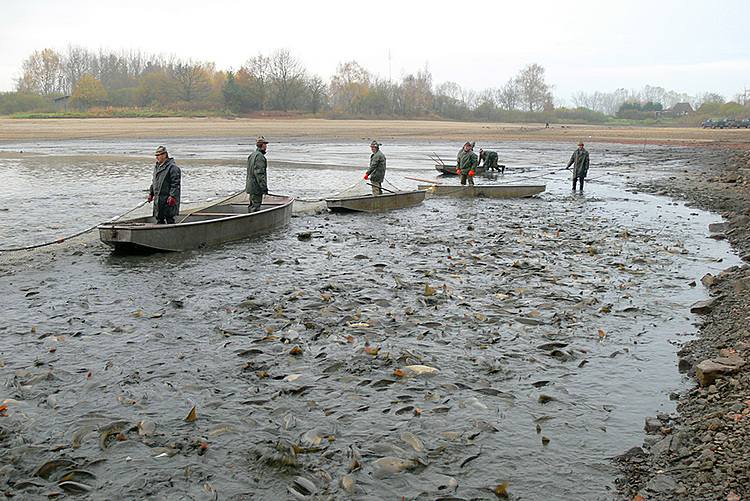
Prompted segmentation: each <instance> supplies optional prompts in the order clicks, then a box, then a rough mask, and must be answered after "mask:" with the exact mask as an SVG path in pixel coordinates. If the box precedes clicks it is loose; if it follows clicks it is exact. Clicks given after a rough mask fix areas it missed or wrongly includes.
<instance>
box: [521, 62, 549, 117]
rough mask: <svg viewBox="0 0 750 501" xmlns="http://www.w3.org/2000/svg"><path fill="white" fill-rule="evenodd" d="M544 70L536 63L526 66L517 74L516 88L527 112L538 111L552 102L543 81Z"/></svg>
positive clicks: (545, 83) (547, 87)
mask: <svg viewBox="0 0 750 501" xmlns="http://www.w3.org/2000/svg"><path fill="white" fill-rule="evenodd" d="M544 71H545V70H544V68H543V67H542V66H540V65H538V64H536V63H534V64H527V65H526V67H525V68H524V69H523V70H521V72H520V73H519V74H518V77H517V79H518V86H519V88H520V90H521V97H522V100H523V103H524V107H525V108H526V109H528V111H539V110H542V109H544V107H545V105H546V104H547V103H549V102H552V91H551V87H550V85H548V84H547V82H545V80H544Z"/></svg>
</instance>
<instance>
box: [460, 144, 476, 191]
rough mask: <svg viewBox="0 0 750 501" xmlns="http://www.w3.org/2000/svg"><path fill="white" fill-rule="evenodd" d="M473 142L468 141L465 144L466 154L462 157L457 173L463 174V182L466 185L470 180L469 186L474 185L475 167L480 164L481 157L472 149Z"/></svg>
mask: <svg viewBox="0 0 750 501" xmlns="http://www.w3.org/2000/svg"><path fill="white" fill-rule="evenodd" d="M472 148H473V144H472V143H470V142H468V141H466V143H465V144H464V154H463V156H462V157H461V164H460V165H459V168H458V169H456V173H457V174H458V175H459V176H461V184H462V185H466V180H467V179H468V180H469V186H474V169H476V168H477V166H478V165H479V157H477V154H476V153H474V151H473V150H472Z"/></svg>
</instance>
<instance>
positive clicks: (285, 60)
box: [268, 49, 307, 111]
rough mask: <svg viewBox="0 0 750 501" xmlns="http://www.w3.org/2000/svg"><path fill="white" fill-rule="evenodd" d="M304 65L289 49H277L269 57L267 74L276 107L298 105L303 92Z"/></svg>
mask: <svg viewBox="0 0 750 501" xmlns="http://www.w3.org/2000/svg"><path fill="white" fill-rule="evenodd" d="M306 73H307V72H306V71H305V67H304V66H303V65H302V63H301V62H300V60H299V59H297V58H295V57H293V56H292V55H291V54H290V52H289V49H279V50H277V51H276V52H274V53H273V54H271V57H270V59H269V65H268V75H269V77H270V83H271V86H272V87H273V90H274V99H275V102H276V107H277V108H278V109H281V110H283V111H288V110H289V108H291V107H295V106H298V105H299V103H300V101H301V98H302V96H303V95H304V93H305V76H306Z"/></svg>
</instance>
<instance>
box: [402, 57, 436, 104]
mask: <svg viewBox="0 0 750 501" xmlns="http://www.w3.org/2000/svg"><path fill="white" fill-rule="evenodd" d="M400 87H401V91H402V92H401V94H402V97H403V103H402V112H403V114H404V115H407V116H421V115H425V114H426V113H427V112H428V110H429V109H430V107H431V106H432V99H433V94H432V74H431V73H430V71H429V70H428V69H427V68H426V67H425V68H424V70H421V71H419V72H418V73H417V74H416V75H406V76H405V77H403V78H402V80H401V86H400Z"/></svg>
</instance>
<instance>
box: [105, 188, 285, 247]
mask: <svg viewBox="0 0 750 501" xmlns="http://www.w3.org/2000/svg"><path fill="white" fill-rule="evenodd" d="M293 202H294V199H292V198H285V197H278V198H273V199H269V200H264V201H263V205H262V206H261V210H259V211H257V212H252V213H248V212H247V208H248V202H242V203H231V204H230V203H227V204H220V205H216V206H214V207H210V208H208V209H204V210H200V211H195V212H193V213H187V214H182V213H181V214H180V215H178V216H177V217H176V218H175V219H176V220H177V221H178V223H177V224H156V222H155V220H154V218H153V217H144V218H138V219H131V220H128V221H122V222H117V223H110V224H102V225H100V226H99V227H98V228H99V238H100V239H101V241H102V242H104V243H105V244H107V245H110V246H112V247H114V248H115V249H116V250H121V251H126V252H159V251H184V250H188V249H194V248H198V247H206V246H210V245H215V244H219V243H222V242H228V241H231V240H238V239H240V238H245V237H248V236H251V235H256V234H258V233H262V232H265V231H269V230H272V229H275V228H279V227H281V226H284V225H285V224H287V223H288V222H289V220H290V219H291V217H292V205H293ZM183 218H184V220H182V219H183Z"/></svg>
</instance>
